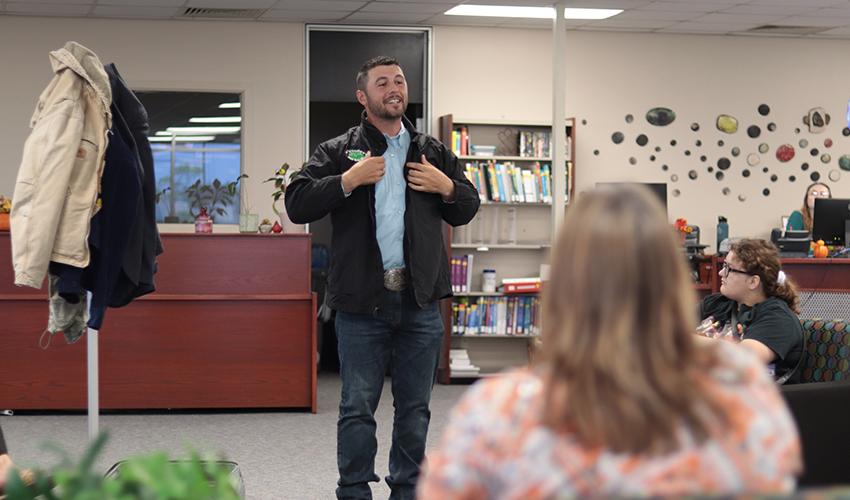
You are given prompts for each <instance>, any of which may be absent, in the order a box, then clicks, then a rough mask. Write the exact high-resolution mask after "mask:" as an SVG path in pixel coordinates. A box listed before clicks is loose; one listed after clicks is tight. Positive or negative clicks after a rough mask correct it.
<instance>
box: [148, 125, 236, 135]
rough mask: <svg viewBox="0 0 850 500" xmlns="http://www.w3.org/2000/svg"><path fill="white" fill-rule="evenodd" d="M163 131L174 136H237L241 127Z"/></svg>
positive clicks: (186, 128)
mask: <svg viewBox="0 0 850 500" xmlns="http://www.w3.org/2000/svg"><path fill="white" fill-rule="evenodd" d="M165 130H167V131H169V132H171V133H173V134H175V135H192V134H238V133H239V131H240V130H242V127H168V128H166V129H165ZM157 135H160V134H159V133H157Z"/></svg>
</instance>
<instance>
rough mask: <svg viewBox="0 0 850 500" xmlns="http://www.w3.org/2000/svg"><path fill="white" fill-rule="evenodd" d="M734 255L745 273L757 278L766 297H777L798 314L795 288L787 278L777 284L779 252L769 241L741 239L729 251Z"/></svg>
mask: <svg viewBox="0 0 850 500" xmlns="http://www.w3.org/2000/svg"><path fill="white" fill-rule="evenodd" d="M730 250H731V251H732V252H734V253H735V256H736V257H737V258H738V260H740V261H741V265H743V266H744V269H746V271H747V273H748V274H750V275H752V276H758V277H759V279H760V280H761V286H762V290H764V293H765V295H767V296H768V297H779V298H780V299H782V300H784V301H785V303H786V304H788V307H789V308H791V310H792V311H794V312H795V313H798V314H799V312H800V296H799V294H798V293H797V287H796V286H795V285H794V283H793V282H792V281H791V279H790V278H788V277H787V276H786V277H785V281H784V282H782V283H779V281H778V280H779V271H780V270H781V269H780V268H781V264H780V262H779V250H777V248H776V247H775V246H774V245H773V243H771V242H769V241H765V240H762V239H755V238H752V239H742V240H738V241H736V242H734V243H733V244H732V247H731V249H730Z"/></svg>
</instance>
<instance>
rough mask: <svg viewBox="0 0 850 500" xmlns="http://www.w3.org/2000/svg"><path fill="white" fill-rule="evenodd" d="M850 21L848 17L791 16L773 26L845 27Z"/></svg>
mask: <svg viewBox="0 0 850 500" xmlns="http://www.w3.org/2000/svg"><path fill="white" fill-rule="evenodd" d="M848 23H850V21H848V19H847V18H846V17H812V16H791V17H786V18H784V19H782V20H781V21H777V22H775V23H773V24H776V25H778V26H834V27H836V28H837V27H840V26H845V25H847V24H848Z"/></svg>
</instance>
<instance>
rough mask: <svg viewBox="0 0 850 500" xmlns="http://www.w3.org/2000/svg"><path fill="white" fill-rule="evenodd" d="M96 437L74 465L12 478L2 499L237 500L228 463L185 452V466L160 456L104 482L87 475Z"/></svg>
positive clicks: (140, 459) (68, 462)
mask: <svg viewBox="0 0 850 500" xmlns="http://www.w3.org/2000/svg"><path fill="white" fill-rule="evenodd" d="M106 440H107V436H106V434H100V435H99V436H98V437H97V438H96V439H95V440H94V441H93V442H92V444H91V445H90V446H89V448H88V449H87V450H86V451H85V452H84V454H83V456H82V457H81V458H80V459H79V461H77V462H75V461H74V460H72V459H71V458H70V457H69V456H68V455H67V454H66V453H64V452H62V451H61V450H58V449H55V448H54V450H55V451H57V453H59V455H60V456H61V457H62V459H61V461H60V463H59V464H57V465H55V466H53V467H51V468H50V469H47V470H35V471H33V472H34V473H33V477H32V478H31V479H30V480H28V481H26V482H25V481H24V480H22V479H21V478H20V477H19V475H18V474H16V473H15V472H13V473H12V474H11V475H10V477H9V484H8V485H7V488H6V493H7V495H8V498H9V499H10V500H13V499H14V500H36V499H51V498H159V499H172V500H176V499H182V498H217V499H227V500H238V499H239V498H242V497H243V496H244V484H243V483H242V480H241V474H240V473H239V469H238V466H236V464H234V463H233V462H223V461H216V460H204V459H202V458H201V457H200V455H198V454H197V453H195V452H191V453H190V456H189V458H188V459H186V460H178V461H174V460H170V459H169V458H168V457H167V456H166V455H165V454H164V453H154V454H151V455H144V456H136V457H131V458H129V459H128V460H125V461H122V462H119V463H118V464H115V466H113V468H112V469H111V470H110V471H109V472H108V473H107V474H106V475H105V476H104V475H103V474H100V473H99V472H97V471H95V470H93V467H94V464H95V462H96V460H97V457H98V455H99V454H100V452H101V451H102V450H103V447H104V445H105V443H106Z"/></svg>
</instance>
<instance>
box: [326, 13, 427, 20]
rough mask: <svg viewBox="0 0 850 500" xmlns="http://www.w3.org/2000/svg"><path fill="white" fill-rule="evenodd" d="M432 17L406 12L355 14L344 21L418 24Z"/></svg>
mask: <svg viewBox="0 0 850 500" xmlns="http://www.w3.org/2000/svg"><path fill="white" fill-rule="evenodd" d="M430 17H431V15H429V14H423V13H415V12H414V13H404V12H363V11H359V12H355V13H353V14H351V15H350V16H348V17H346V18H345V19H344V20H343V21H345V22H350V21H364V22H376V23H383V22H386V23H418V22H421V21H424V20H425V19H428V18H430Z"/></svg>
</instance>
